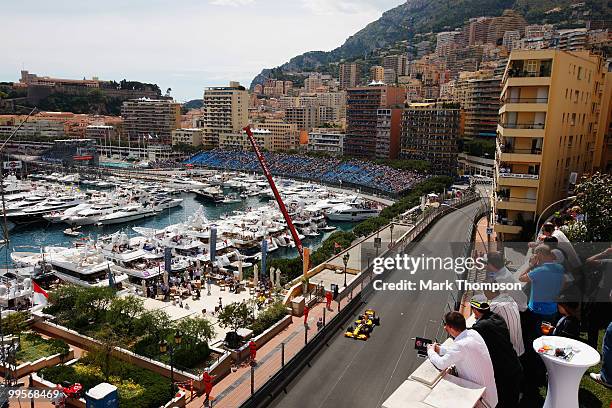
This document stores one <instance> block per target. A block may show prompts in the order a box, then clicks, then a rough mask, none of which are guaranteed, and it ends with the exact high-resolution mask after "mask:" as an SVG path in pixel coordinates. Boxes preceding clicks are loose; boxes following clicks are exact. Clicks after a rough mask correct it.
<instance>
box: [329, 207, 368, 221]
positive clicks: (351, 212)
mask: <svg viewBox="0 0 612 408" xmlns="http://www.w3.org/2000/svg"><path fill="white" fill-rule="evenodd" d="M378 214H380V210H379V209H378V208H368V207H367V206H363V205H355V204H339V205H336V206H334V207H332V208H331V209H330V210H329V211H328V212H327V214H326V216H327V219H329V220H331V221H351V222H356V221H363V220H367V219H368V218H372V217H376V216H378Z"/></svg>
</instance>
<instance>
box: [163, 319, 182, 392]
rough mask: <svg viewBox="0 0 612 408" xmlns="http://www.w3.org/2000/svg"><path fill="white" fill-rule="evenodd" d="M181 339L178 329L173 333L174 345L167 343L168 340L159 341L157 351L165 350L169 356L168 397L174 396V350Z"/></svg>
mask: <svg viewBox="0 0 612 408" xmlns="http://www.w3.org/2000/svg"><path fill="white" fill-rule="evenodd" d="M182 341H183V334H182V333H181V332H180V331H177V332H176V334H175V335H174V346H172V345H170V344H168V342H167V341H166V340H165V339H163V340H162V341H160V342H159V351H160V353H162V354H165V353H166V352H167V353H168V355H169V356H170V399H173V398H174V394H175V391H174V351H175V350H176V348H178V347H179V346H180V345H181V342H182Z"/></svg>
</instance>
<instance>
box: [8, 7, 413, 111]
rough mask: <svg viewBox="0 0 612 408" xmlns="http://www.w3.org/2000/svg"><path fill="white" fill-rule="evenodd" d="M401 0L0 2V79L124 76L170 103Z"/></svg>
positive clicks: (248, 72) (327, 40)
mask: <svg viewBox="0 0 612 408" xmlns="http://www.w3.org/2000/svg"><path fill="white" fill-rule="evenodd" d="M401 3H403V0H104V1H101V0H85V1H84V0H54V1H49V0H28V1H27V2H24V1H13V0H0V17H1V20H2V24H0V38H1V39H2V40H1V41H0V56H1V57H0V81H17V80H18V79H19V72H20V71H21V70H22V69H25V70H28V71H30V73H35V74H38V75H47V76H55V77H61V78H83V77H86V78H91V77H92V76H97V77H98V78H100V79H114V80H117V81H119V80H121V79H124V78H125V79H128V80H136V81H142V82H153V83H157V84H158V85H159V86H160V88H161V89H162V92H165V91H166V89H167V88H172V92H171V95H172V96H173V97H174V98H175V99H176V100H178V101H181V102H182V101H187V100H190V99H197V98H201V97H202V92H203V89H204V87H206V86H223V85H226V84H227V83H228V82H229V81H230V80H237V81H240V83H241V84H243V85H245V86H248V85H249V84H250V82H251V80H252V79H253V77H254V76H255V75H257V74H258V73H259V72H260V71H261V70H262V69H263V68H272V67H275V66H278V65H281V64H283V63H284V62H286V61H288V60H289V59H290V58H291V57H293V56H296V55H299V54H302V53H304V52H306V51H312V50H323V51H329V50H331V49H334V48H336V47H338V46H339V45H341V44H342V43H343V42H344V41H345V40H346V38H347V37H349V36H350V35H352V34H354V33H355V32H357V31H359V30H360V29H361V28H363V27H365V26H366V25H367V24H368V23H370V22H372V21H374V20H376V19H378V18H379V17H380V16H381V15H382V13H383V12H384V11H386V10H388V9H391V8H393V7H395V6H397V5H399V4H401Z"/></svg>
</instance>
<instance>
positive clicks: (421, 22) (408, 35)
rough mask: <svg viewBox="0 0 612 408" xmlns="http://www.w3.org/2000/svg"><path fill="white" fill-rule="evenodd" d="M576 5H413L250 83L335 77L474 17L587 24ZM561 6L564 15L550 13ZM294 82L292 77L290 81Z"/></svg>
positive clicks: (597, 0)
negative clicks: (341, 67)
mask: <svg viewBox="0 0 612 408" xmlns="http://www.w3.org/2000/svg"><path fill="white" fill-rule="evenodd" d="M572 3H575V1H571V0H408V1H407V2H406V3H404V4H401V5H399V6H397V7H395V8H393V9H391V10H388V11H386V12H384V13H383V15H382V16H381V17H380V18H379V19H378V20H376V21H374V22H372V23H370V24H368V25H367V26H366V27H364V28H363V29H361V30H360V31H358V32H357V33H355V34H354V35H352V36H350V37H349V38H348V39H347V40H346V41H345V42H344V44H342V45H341V46H340V47H338V48H335V49H334V50H332V51H327V52H326V51H309V52H306V53H304V54H302V55H298V56H296V57H293V58H292V59H291V60H289V61H288V62H286V63H284V64H283V65H280V66H279V67H276V68H275V69H274V71H273V70H272V69H269V68H267V69H264V70H263V71H262V72H261V73H260V74H259V75H257V76H256V77H255V78H254V79H253V81H252V82H251V88H252V87H253V86H254V85H255V84H258V83H263V81H264V80H265V79H266V78H269V77H272V78H278V77H279V73H281V72H282V73H284V74H285V76H286V73H288V72H292V71H311V70H314V71H322V72H329V73H332V74H333V73H334V70H333V68H331V67H329V65H330V64H332V63H337V62H339V61H341V60H342V59H345V60H353V59H356V58H360V57H361V58H363V57H364V55H365V56H367V55H371V54H376V53H377V52H379V51H380V50H382V49H385V48H389V47H393V46H395V45H397V44H398V43H400V42H402V41H408V42H409V41H410V40H412V39H413V38H414V37H415V36H416V35H418V34H425V33H429V32H439V31H444V30H447V29H454V28H456V27H459V26H461V25H463V24H464V23H465V22H466V21H467V20H469V19H470V18H472V17H478V16H482V15H487V16H499V15H501V14H502V12H503V11H504V10H505V9H514V10H517V11H519V12H520V13H521V14H523V15H524V16H525V18H526V19H527V21H528V22H529V23H538V24H544V23H558V24H559V23H560V24H565V25H568V26H569V25H572V24H577V25H582V26H584V21H582V22H581V21H576V20H575V19H572V17H571V10H570V8H569V5H570V4H572ZM585 3H586V8H587V9H590V14H591V15H594V16H598V19H602V20H608V21H609V20H611V19H612V17H611V14H612V13H611V10H610V9H611V7H610V3H607V2H603V1H601V0H586V1H585ZM555 7H560V8H561V11H559V12H555V13H549V14H545V12H546V11H548V10H551V9H553V8H555ZM287 79H292V78H287Z"/></svg>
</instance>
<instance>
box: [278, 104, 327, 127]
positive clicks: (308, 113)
mask: <svg viewBox="0 0 612 408" xmlns="http://www.w3.org/2000/svg"><path fill="white" fill-rule="evenodd" d="M318 114H319V108H318V107H316V106H293V107H290V108H287V109H285V122H287V123H290V124H294V125H296V126H297V128H298V130H306V131H309V130H310V129H312V128H313V127H316V126H319V118H318V116H319V115H318Z"/></svg>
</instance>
